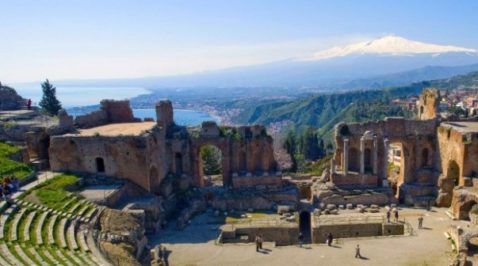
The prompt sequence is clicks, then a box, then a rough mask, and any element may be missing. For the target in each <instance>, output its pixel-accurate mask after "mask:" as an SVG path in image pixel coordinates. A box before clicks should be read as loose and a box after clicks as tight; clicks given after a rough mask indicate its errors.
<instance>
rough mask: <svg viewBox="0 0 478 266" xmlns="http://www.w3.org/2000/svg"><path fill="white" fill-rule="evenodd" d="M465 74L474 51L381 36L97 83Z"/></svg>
mask: <svg viewBox="0 0 478 266" xmlns="http://www.w3.org/2000/svg"><path fill="white" fill-rule="evenodd" d="M465 66H466V67H465ZM437 67H438V68H437ZM436 69H440V70H439V71H437V70H436ZM415 70H417V71H415ZM465 71H467V72H465ZM469 71H478V53H477V51H476V50H474V49H469V48H462V47H458V46H452V45H446V46H445V45H437V44H428V43H423V42H419V41H412V40H408V39H405V38H402V37H398V36H385V37H382V38H378V39H376V40H371V41H367V42H360V43H356V44H352V45H347V46H343V47H334V48H331V49H327V50H324V51H320V52H317V53H315V54H312V55H311V56H309V57H307V58H297V59H288V60H283V61H277V62H272V63H268V64H260V65H251V66H243V67H233V68H228V69H223V70H216V71H208V72H202V73H194V74H187V75H179V76H170V77H164V76H163V77H150V78H140V79H130V80H122V81H118V80H115V81H102V82H101V83H102V84H115V85H116V86H118V85H128V86H140V87H147V88H161V87H169V88H171V87H208V88H218V87H292V88H300V87H314V88H317V87H318V88H343V86H344V85H345V84H350V83H349V82H351V81H355V80H364V79H366V80H368V81H369V82H371V84H372V83H374V82H373V79H375V78H379V79H380V84H391V83H390V82H387V81H388V78H386V79H385V80H384V77H392V76H393V77H395V78H393V80H394V83H393V84H396V81H397V77H404V76H406V77H408V78H407V79H403V78H398V81H399V80H400V79H403V81H404V82H407V83H408V82H414V81H420V80H425V79H434V78H447V77H450V76H452V75H457V74H465V73H468V72H469ZM447 73H449V75H447ZM397 74H399V75H397ZM85 82H87V81H81V82H80V85H81V84H83V83H85ZM97 82H98V81H91V82H89V84H94V85H97ZM67 84H68V83H67ZM76 84H77V85H78V83H76ZM360 84H364V83H363V82H362V83H360ZM360 88H363V89H367V88H368V87H360Z"/></svg>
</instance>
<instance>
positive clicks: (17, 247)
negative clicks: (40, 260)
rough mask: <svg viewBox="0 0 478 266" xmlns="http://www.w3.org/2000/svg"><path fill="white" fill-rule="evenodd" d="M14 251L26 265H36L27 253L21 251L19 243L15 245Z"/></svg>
mask: <svg viewBox="0 0 478 266" xmlns="http://www.w3.org/2000/svg"><path fill="white" fill-rule="evenodd" d="M14 248H15V252H17V254H18V256H20V258H22V260H23V261H24V262H25V263H26V264H27V265H38V264H36V263H35V262H34V261H33V260H32V259H30V257H28V256H27V254H26V253H25V252H24V251H23V247H21V246H20V245H15V246H14Z"/></svg>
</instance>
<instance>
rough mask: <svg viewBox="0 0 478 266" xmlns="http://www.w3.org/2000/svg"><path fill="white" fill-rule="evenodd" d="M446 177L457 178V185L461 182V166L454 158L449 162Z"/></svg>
mask: <svg viewBox="0 0 478 266" xmlns="http://www.w3.org/2000/svg"><path fill="white" fill-rule="evenodd" d="M446 177H447V178H450V179H453V180H455V186H458V184H459V183H460V166H459V165H458V163H457V162H456V161H454V160H451V161H450V162H448V168H447V171H446Z"/></svg>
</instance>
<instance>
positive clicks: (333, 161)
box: [330, 158, 335, 174]
mask: <svg viewBox="0 0 478 266" xmlns="http://www.w3.org/2000/svg"><path fill="white" fill-rule="evenodd" d="M330 173H331V174H335V158H332V160H330Z"/></svg>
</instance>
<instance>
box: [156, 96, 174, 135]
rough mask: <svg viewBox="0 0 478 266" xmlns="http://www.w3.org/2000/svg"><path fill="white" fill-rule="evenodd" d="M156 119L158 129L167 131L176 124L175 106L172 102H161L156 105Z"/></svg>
mask: <svg viewBox="0 0 478 266" xmlns="http://www.w3.org/2000/svg"><path fill="white" fill-rule="evenodd" d="M156 119H157V124H158V127H160V128H163V129H165V130H166V131H167V129H168V127H170V126H171V125H173V124H174V119H173V104H172V103H171V101H168V100H165V101H159V102H158V103H157V104H156Z"/></svg>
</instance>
